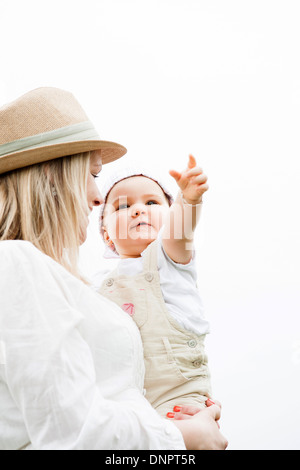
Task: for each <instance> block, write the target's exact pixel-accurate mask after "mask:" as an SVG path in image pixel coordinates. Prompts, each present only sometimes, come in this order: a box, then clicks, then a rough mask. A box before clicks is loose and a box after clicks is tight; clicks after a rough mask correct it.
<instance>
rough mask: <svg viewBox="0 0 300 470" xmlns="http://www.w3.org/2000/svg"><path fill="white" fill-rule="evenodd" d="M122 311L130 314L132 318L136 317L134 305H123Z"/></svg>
mask: <svg viewBox="0 0 300 470" xmlns="http://www.w3.org/2000/svg"><path fill="white" fill-rule="evenodd" d="M122 309H123V310H124V312H126V313H128V314H129V315H130V316H131V317H132V316H133V315H134V305H133V304H130V303H129V304H123V305H122Z"/></svg>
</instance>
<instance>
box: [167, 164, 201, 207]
mask: <svg viewBox="0 0 300 470" xmlns="http://www.w3.org/2000/svg"><path fill="white" fill-rule="evenodd" d="M169 173H170V175H171V176H172V177H173V178H174V179H175V181H176V183H177V184H178V186H179V188H180V190H181V192H182V196H183V198H184V199H185V201H186V202H187V203H188V204H193V205H195V204H199V203H201V202H202V196H203V194H204V193H205V192H206V191H207V190H208V184H207V176H206V175H205V174H204V173H203V170H202V168H200V167H199V166H197V162H196V159H195V158H194V157H193V155H190V156H189V162H188V166H187V168H186V169H185V170H184V171H182V172H181V173H179V172H178V171H175V170H170V172H169Z"/></svg>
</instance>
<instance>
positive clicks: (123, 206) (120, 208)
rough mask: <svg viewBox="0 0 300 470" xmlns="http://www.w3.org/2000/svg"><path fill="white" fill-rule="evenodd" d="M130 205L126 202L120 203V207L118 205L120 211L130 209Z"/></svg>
mask: <svg viewBox="0 0 300 470" xmlns="http://www.w3.org/2000/svg"><path fill="white" fill-rule="evenodd" d="M128 207H129V205H128V204H126V203H125V202H124V203H123V204H120V205H119V206H118V207H117V211H120V210H122V209H128Z"/></svg>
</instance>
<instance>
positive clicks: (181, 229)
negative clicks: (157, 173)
mask: <svg viewBox="0 0 300 470" xmlns="http://www.w3.org/2000/svg"><path fill="white" fill-rule="evenodd" d="M170 175H171V176H172V177H173V178H174V179H175V181H176V182H177V184H178V186H179V189H180V192H179V194H178V196H177V198H176V201H175V202H174V204H173V205H172V206H171V208H170V213H169V217H168V218H167V220H166V222H165V228H164V233H163V247H164V250H165V251H166V253H167V255H168V256H169V257H170V258H171V259H172V260H173V261H175V262H176V263H180V264H187V263H189V261H190V260H191V257H192V252H193V239H194V231H195V228H196V226H197V223H198V222H199V219H200V214H201V207H202V206H201V204H202V195H203V194H204V193H205V191H207V190H208V184H207V177H206V175H204V174H203V171H202V169H201V168H200V167H198V166H197V163H196V160H195V158H194V157H193V156H192V155H190V157H189V162H188V166H187V168H186V169H185V170H184V171H183V172H182V173H179V172H178V171H175V170H171V171H170Z"/></svg>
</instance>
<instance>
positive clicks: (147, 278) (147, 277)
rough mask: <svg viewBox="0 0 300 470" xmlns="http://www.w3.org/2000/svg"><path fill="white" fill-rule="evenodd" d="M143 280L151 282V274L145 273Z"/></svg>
mask: <svg viewBox="0 0 300 470" xmlns="http://www.w3.org/2000/svg"><path fill="white" fill-rule="evenodd" d="M145 279H146V281H148V282H151V281H153V274H152V273H147V274H145Z"/></svg>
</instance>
